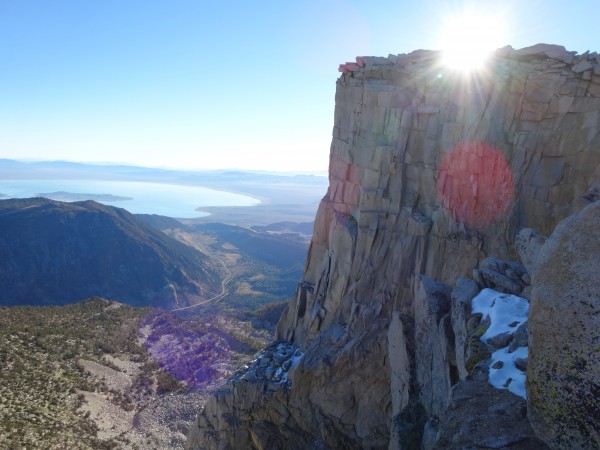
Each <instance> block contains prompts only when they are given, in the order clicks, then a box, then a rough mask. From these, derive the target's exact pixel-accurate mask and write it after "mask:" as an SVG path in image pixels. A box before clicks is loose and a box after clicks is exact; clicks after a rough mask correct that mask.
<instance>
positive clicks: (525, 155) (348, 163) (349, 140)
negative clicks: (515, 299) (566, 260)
mask: <svg viewBox="0 0 600 450" xmlns="http://www.w3.org/2000/svg"><path fill="white" fill-rule="evenodd" d="M340 71H341V72H342V74H341V76H340V77H339V79H338V81H337V90H336V108H335V118H334V126H333V139H332V144H331V154H330V155H331V156H330V175H329V180H330V185H329V189H328V191H327V193H326V195H325V197H324V198H323V200H322V201H321V204H320V207H319V210H318V213H317V217H316V220H315V228H314V235H313V239H312V242H311V246H310V249H309V253H308V256H307V260H306V264H305V269H304V274H303V279H302V282H301V283H300V284H299V287H298V291H297V293H296V296H295V297H294V298H293V299H292V300H291V301H290V303H289V304H288V306H287V308H286V310H285V311H284V313H283V316H282V317H281V320H280V322H279V325H278V328H277V336H276V338H277V340H278V343H277V344H274V345H273V346H271V347H269V348H267V349H266V350H265V351H264V352H263V353H262V354H261V355H259V356H258V357H257V358H256V359H255V360H254V361H253V362H252V363H251V364H250V365H249V366H248V367H246V368H243V369H240V371H239V372H238V373H237V374H236V375H235V376H234V377H233V379H232V380H231V382H229V383H228V384H226V385H225V386H224V387H223V388H222V389H221V390H220V391H219V392H217V393H216V394H215V395H214V397H213V398H212V399H211V400H210V401H209V402H208V404H207V405H206V407H205V408H204V410H203V411H202V413H201V414H200V416H199V418H198V422H197V425H195V426H193V427H192V430H191V432H190V435H189V438H188V442H187V447H188V448H206V449H216V448H259V449H274V448H287V449H295V448H298V449H301V448H391V449H408V448H420V446H423V448H436V449H440V448H462V447H465V446H467V447H469V448H523V449H525V448H527V449H530V448H546V444H544V443H542V442H541V441H540V439H539V438H542V439H546V437H547V433H546V432H545V431H544V427H546V426H547V423H548V420H546V419H547V416H548V414H550V413H552V414H554V413H556V409H557V408H556V407H555V405H554V404H552V405H550V407H549V408H550V413H548V408H546V409H545V411H546V416H544V417H545V418H544V417H542V416H543V414H540V411H539V410H538V409H536V406H537V405H532V404H531V401H532V400H531V399H530V400H529V401H530V405H529V413H530V418H531V419H532V423H533V424H534V429H535V432H537V433H538V435H537V436H536V435H535V432H534V429H532V427H531V426H530V424H529V421H528V420H527V418H526V412H527V411H528V409H527V405H526V402H525V400H524V399H523V398H521V397H518V396H516V395H514V394H512V393H511V392H509V390H498V389H495V388H492V387H491V386H490V384H489V383H487V377H488V371H490V370H491V369H490V368H489V359H488V357H489V355H490V348H489V345H488V344H485V343H482V342H481V341H480V340H479V339H477V336H480V335H481V334H483V331H484V330H483V329H481V327H482V325H481V324H480V319H481V318H482V317H481V314H479V315H476V314H472V312H471V302H472V300H473V298H474V297H475V296H476V295H477V294H478V293H479V291H480V290H481V289H483V288H490V287H491V288H494V289H496V290H497V291H500V292H505V293H510V294H518V295H521V296H523V297H526V298H530V297H531V287H530V286H529V285H530V284H531V283H532V280H531V274H530V273H529V272H528V269H529V271H532V270H533V268H534V267H536V268H538V270H537V272H535V275H534V282H535V279H540V280H541V279H542V276H541V275H538V273H539V270H540V269H539V267H542V265H541V264H542V263H540V265H538V264H537V261H538V256H539V257H540V258H541V259H543V258H542V257H541V256H540V255H543V254H546V253H544V252H543V251H542V250H540V248H541V247H542V246H543V245H545V244H544V243H543V241H544V239H543V236H542V235H541V234H538V233H537V231H536V232H533V231H532V232H531V233H530V234H529V235H527V234H526V235H520V239H521V241H522V242H521V244H520V245H519V246H518V247H519V250H520V255H519V254H518V253H517V247H516V246H515V236H516V235H517V233H518V232H519V230H521V229H523V228H525V227H530V228H532V229H536V230H539V232H541V233H543V234H545V235H548V234H550V233H551V232H552V231H553V230H554V228H555V227H556V226H557V224H558V223H559V222H560V221H561V220H563V219H565V218H566V217H567V216H569V215H571V214H572V213H574V212H576V211H577V210H578V209H580V208H581V206H582V205H581V204H579V203H578V200H577V198H578V197H579V196H582V195H584V194H586V192H587V190H588V188H589V187H590V186H592V185H593V184H594V182H595V181H597V180H598V179H600V134H599V133H598V129H599V128H600V56H598V55H597V54H596V53H589V52H588V53H586V54H583V55H576V54H575V53H574V52H568V51H566V50H565V49H564V48H563V47H560V46H555V45H546V44H538V45H535V46H533V47H529V48H524V49H520V50H514V49H512V48H510V47H506V48H503V49H499V50H498V51H496V52H495V54H494V55H493V57H492V59H491V60H490V61H489V62H488V65H487V67H486V69H485V70H482V71H480V72H472V73H470V74H469V75H468V76H466V75H465V74H459V73H456V72H452V71H450V70H448V69H446V68H444V67H443V66H441V65H440V54H439V53H438V52H433V51H423V50H419V51H415V52H413V53H411V54H407V55H390V56H388V57H387V58H385V57H361V58H357V60H356V62H355V63H347V64H344V65H342V66H340ZM588 195H589V194H588ZM566 245H567V244H566ZM491 257H493V258H491ZM548 258H549V257H545V259H544V261H548ZM519 259H520V260H521V261H522V262H523V264H522V263H521V262H519ZM558 270H559V271H560V269H558ZM536 292H537V293H538V294H536ZM543 292H544V291H543V288H542V287H541V285H540V286H538V287H535V286H534V288H533V299H534V301H535V300H536V298H539V297H540V296H541V295H543ZM599 306H600V305H599ZM536 308H537V307H536V305H535V303H534V304H533V305H532V315H533V314H537V313H536ZM554 317H555V316H554ZM532 320H533V316H532V317H531V318H530V321H532ZM521 325H522V324H521ZM513 326H516V324H514V325H513ZM532 329H534V330H535V332H536V333H537V332H539V329H540V327H539V326H538V325H537V322H536V325H534V326H532ZM590 333H591V334H592V336H591V337H590V340H591V341H593V340H594V339H595V338H596V337H598V336H597V333H596V332H595V331H590ZM571 334H573V333H571ZM574 335H576V333H575V334H574ZM517 336H519V337H517ZM534 336H536V335H534ZM598 338H599V339H600V337H598ZM571 339H575V338H574V337H573V336H571ZM505 341H506V342H505V343H503V344H498V345H500V346H502V345H504V344H506V345H509V344H510V345H511V346H513V343H511V342H514V343H515V344H514V345H515V348H518V347H519V346H520V347H521V348H523V347H524V346H527V328H526V326H523V327H519V329H518V330H517V331H515V333H514V337H513V334H511V335H510V336H507V339H506V340H505ZM488 342H490V341H488ZM537 342H539V340H538V339H537V338H534V337H531V343H532V344H534V343H537ZM496 348H500V347H496ZM579 350H581V349H579ZM530 351H531V352H532V358H534V356H533V355H535V354H536V353H535V349H531V350H530ZM547 352H548V350H547V349H545V350H544V354H547ZM532 361H533V362H535V364H538V362H537V361H538V360H535V358H534V359H533V360H532ZM525 362H526V361H525ZM575 362H577V361H575ZM522 363H523V362H522ZM544 364H549V362H548V359H544ZM521 367H522V369H521V370H525V368H524V367H523V366H522V365H521ZM538 367H540V366H534V368H532V367H531V364H530V365H529V367H528V368H527V370H528V371H529V372H531V371H532V370H537V368H538ZM596 367H597V366H596ZM565 370H566V369H565ZM588 371H589V370H588ZM584 372H585V370H583V369H582V371H581V373H582V374H583V375H581V376H582V377H585V376H587V375H586V374H585V373H584ZM565 373H566V375H564V376H563V377H562V378H561V380H557V381H556V382H557V383H560V382H564V380H565V377H567V376H568V371H567V372H565ZM533 379H535V377H533ZM509 384H510V380H507V383H506V385H507V386H508V385H509ZM559 386H560V384H559ZM596 387H597V385H595V384H594V383H591V384H589V385H588V391H587V392H592V391H593V389H595V388H596ZM531 392H532V393H533V396H532V398H533V399H534V400H533V401H536V400H535V399H536V398H539V396H540V395H542V396H546V395H549V394H547V393H541V394H540V393H539V392H537V393H534V392H533V391H531ZM540 392H542V391H540ZM593 392H595V391H593ZM536 396H537V397H536ZM591 403H593V404H591V405H588V409H587V410H588V411H591V412H593V411H594V407H597V406H598V405H597V401H595V400H592V401H591ZM553 405H554V406H553ZM532 411H533V412H532ZM532 414H533V415H532ZM557 417H558V416H557V414H554V415H553V416H552V417H551V419H552V421H556V418H557ZM491 423H493V424H494V425H493V426H490V424H491ZM592 425H594V424H592ZM572 426H577V424H576V423H574V424H572ZM588 426H589V424H588ZM549 444H550V445H553V446H554V448H560V447H556V445H555V444H553V443H552V442H549ZM574 448H576V447H574ZM581 448H586V447H585V445H581Z"/></svg>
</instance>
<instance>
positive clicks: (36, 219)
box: [0, 198, 221, 308]
mask: <svg viewBox="0 0 600 450" xmlns="http://www.w3.org/2000/svg"><path fill="white" fill-rule="evenodd" d="M0 228H1V229H2V230H3V233H2V235H1V236H0V249H2V254H3V256H4V260H3V262H2V263H1V264H0V280H1V285H2V288H1V293H0V299H1V301H2V304H3V305H17V304H44V305H51V304H65V303H71V302H74V301H77V300H81V299H84V298H88V297H91V296H101V297H105V298H112V299H116V300H119V301H124V302H126V303H130V304H132V305H137V306H140V305H145V306H149V305H152V306H162V307H165V308H169V307H173V306H178V305H189V304H192V303H194V302H197V301H199V300H201V299H205V298H209V297H211V296H212V295H215V292H216V291H217V289H218V286H219V284H220V276H221V275H220V272H219V270H218V269H217V268H216V267H214V266H213V263H212V262H211V260H210V258H209V257H208V256H206V255H204V254H202V253H200V252H199V251H198V250H196V249H194V248H192V247H189V246H186V245H184V244H182V243H181V242H179V241H177V240H175V239H172V238H170V237H169V236H167V235H165V234H164V233H162V232H160V231H158V230H156V229H155V228H153V227H151V226H150V225H147V224H145V223H144V222H142V221H141V220H139V219H137V218H136V217H135V216H134V215H132V214H130V213H129V212H127V211H126V210H124V209H121V208H116V207H111V206H106V205H102V204H100V203H97V202H94V201H83V202H73V203H64V202H59V201H53V200H48V199H44V198H34V199H9V200H2V201H0Z"/></svg>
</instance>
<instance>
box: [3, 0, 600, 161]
mask: <svg viewBox="0 0 600 450" xmlns="http://www.w3.org/2000/svg"><path fill="white" fill-rule="evenodd" d="M473 4H474V5H477V8H478V9H480V10H485V11H487V12H490V13H492V14H493V15H494V16H495V17H498V18H499V20H502V21H503V22H506V24H507V25H506V28H507V36H506V38H505V42H504V44H510V45H512V46H513V47H515V48H520V47H525V46H528V45H532V44H535V43H538V42H547V43H557V44H561V45H564V46H565V47H566V48H567V49H568V50H576V51H578V52H580V53H582V52H584V51H586V50H588V49H589V50H591V51H600V42H599V40H600V38H599V37H598V36H599V35H598V33H597V27H598V21H597V18H598V17H600V2H599V1H598V0H573V1H571V2H564V1H556V0H550V1H542V0H521V1H512V2H511V1H510V0H507V1H503V2H499V1H486V0H481V1H478V2H473ZM465 5H466V2H465V1H454V2H453V1H447V0H446V1H434V0H422V1H419V2H414V1H377V0H310V1H300V0H298V1H296V2H288V1H282V0H278V1H270V0H268V1H260V0H255V1H249V0H248V1H241V0H238V1H227V0H220V1H217V0H215V1H212V0H195V1H192V0H169V1H167V0H164V1H155V0H144V1H140V0H118V1H114V0H52V1H49V0H0V157H3V158H16V159H52V160H55V159H64V160H71V161H87V162H119V163H130V164H137V165H147V166H156V167H175V168H187V169H189V168H199V169H201V168H204V169H214V168H243V169H263V170H299V171H319V170H320V171H323V170H326V169H327V164H328V155H329V145H330V140H331V129H332V124H333V108H334V94H335V80H336V78H337V77H338V75H339V74H338V72H337V67H338V65H339V64H340V63H343V62H345V61H351V60H354V57H355V56H357V55H377V56H379V55H383V56H387V55H388V54H389V53H393V54H396V53H408V52H410V51H412V50H415V49H418V48H428V49H439V48H441V47H442V46H443V43H442V42H441V29H442V28H443V24H444V23H445V21H446V19H447V18H448V17H449V16H450V15H451V14H458V13H459V12H460V11H461V10H463V9H464V8H465V7H466V6H465ZM498 8H501V9H498Z"/></svg>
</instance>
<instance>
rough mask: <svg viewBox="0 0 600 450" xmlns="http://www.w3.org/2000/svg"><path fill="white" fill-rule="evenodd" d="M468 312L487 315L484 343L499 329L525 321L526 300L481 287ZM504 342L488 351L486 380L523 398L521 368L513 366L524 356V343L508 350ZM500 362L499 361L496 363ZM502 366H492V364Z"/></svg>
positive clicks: (511, 329)
mask: <svg viewBox="0 0 600 450" xmlns="http://www.w3.org/2000/svg"><path fill="white" fill-rule="evenodd" d="M471 312H472V313H480V314H482V320H485V319H486V318H487V317H489V318H490V322H491V324H490V327H489V328H488V329H487V331H486V332H485V333H484V334H483V335H482V336H481V340H482V341H483V342H485V343H487V342H488V340H489V339H490V338H492V337H495V336H498V335H500V334H503V333H508V334H511V335H512V334H513V333H514V332H515V331H516V330H517V328H518V326H519V325H520V324H522V323H524V322H526V321H527V317H528V314H529V303H528V302H527V300H525V299H524V298H521V297H518V296H516V295H511V294H503V293H501V292H497V291H494V290H493V289H483V290H482V291H481V292H480V293H479V294H478V295H477V296H476V297H475V298H474V299H473V302H472V306H471ZM508 347H509V346H508V345H507V346H506V347H503V348H501V349H499V350H496V351H495V352H494V353H492V362H491V363H490V370H489V378H488V382H489V383H490V384H491V385H492V386H494V387H495V388H497V389H508V390H509V391H510V392H512V393H513V394H516V395H518V396H519V397H523V398H527V394H526V391H525V380H526V374H525V372H522V371H520V370H519V369H517V368H516V366H515V360H516V359H518V358H527V355H528V349H527V347H519V348H517V349H516V350H515V351H514V352H512V353H509V350H508ZM498 362H501V364H496V363H498ZM495 364H496V366H500V365H501V366H502V367H499V368H494V367H493V366H494V365H495Z"/></svg>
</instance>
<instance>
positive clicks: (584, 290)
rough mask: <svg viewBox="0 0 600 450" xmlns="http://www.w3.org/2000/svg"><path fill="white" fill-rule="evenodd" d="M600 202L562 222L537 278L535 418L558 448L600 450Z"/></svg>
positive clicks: (530, 389)
mask: <svg viewBox="0 0 600 450" xmlns="http://www.w3.org/2000/svg"><path fill="white" fill-rule="evenodd" d="M599 267H600V203H599V202H595V203H592V204H590V205H589V206H587V207H585V208H584V209H583V210H581V211H580V212H578V213H576V214H574V215H572V216H570V217H569V218H567V219H565V220H564V221H562V222H561V223H560V224H559V225H558V226H557V227H556V230H555V231H554V233H552V235H551V236H550V237H549V238H548V240H547V241H546V243H545V244H544V246H543V247H542V249H541V250H540V252H539V256H538V262H537V265H536V269H535V271H534V273H533V279H532V285H533V289H532V299H531V310H530V318H529V362H528V367H527V397H528V407H529V410H528V414H529V419H530V421H531V424H532V426H533V428H534V430H535V432H536V434H537V435H538V436H539V437H540V439H543V440H544V441H546V442H547V443H548V444H549V445H550V447H552V448H556V449H564V448H572V449H587V448H590V449H591V448H599V447H600V372H599V371H598V368H599V367H600V290H599V289H598V286H599V285H600V270H598V268H599Z"/></svg>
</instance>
